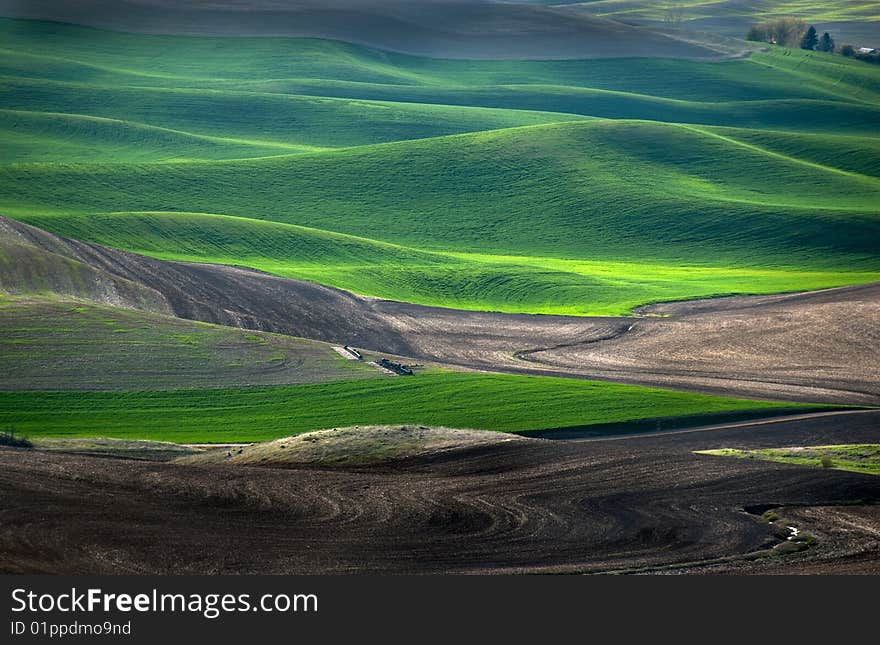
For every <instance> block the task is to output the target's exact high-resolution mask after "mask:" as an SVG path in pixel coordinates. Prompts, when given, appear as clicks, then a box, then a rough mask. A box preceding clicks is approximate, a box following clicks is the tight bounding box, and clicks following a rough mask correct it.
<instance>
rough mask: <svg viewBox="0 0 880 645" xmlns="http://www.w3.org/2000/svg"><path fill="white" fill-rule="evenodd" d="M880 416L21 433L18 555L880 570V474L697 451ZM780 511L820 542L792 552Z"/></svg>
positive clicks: (209, 562)
mask: <svg viewBox="0 0 880 645" xmlns="http://www.w3.org/2000/svg"><path fill="white" fill-rule="evenodd" d="M878 425H880V411H869V412H862V413H857V414H849V415H838V416H825V417H816V418H811V419H800V420H795V421H782V422H779V423H773V424H765V425H744V426H741V427H735V428H726V429H708V430H705V431H691V432H686V433H669V434H659V435H655V436H651V437H635V438H629V439H617V440H613V441H602V440H592V441H551V440H544V439H516V440H512V441H503V442H502V441H498V442H492V441H477V442H476V443H474V442H472V441H465V442H464V443H463V445H461V447H460V448H458V449H453V450H450V449H448V448H442V449H438V450H436V451H429V452H427V453H418V454H415V455H414V456H412V457H407V456H402V455H395V456H394V457H393V458H391V459H387V460H378V461H373V462H372V463H368V464H359V465H345V464H339V463H337V464H332V465H331V464H311V465H310V464H287V465H285V467H277V465H276V467H273V468H261V467H257V466H253V465H244V464H237V465H236V464H229V465H224V464H213V463H209V464H204V465H192V464H181V463H171V462H167V463H157V462H151V461H142V460H135V459H119V458H111V457H106V456H104V457H97V456H84V455H66V454H59V453H57V452H54V453H48V452H43V451H39V450H21V449H9V448H4V449H0V522H2V526H3V530H2V531H0V569H2V571H3V572H6V573H14V572H24V571H29V572H33V571H40V572H47V573H152V572H157V573H204V574H215V573H258V572H267V573H351V572H393V573H501V572H504V573H513V572H547V573H553V572H558V573H598V572H612V571H626V572H640V573H683V572H687V573H703V572H728V573H730V572H734V573H817V572H823V573H824V572H853V573H872V572H873V573H876V572H878V570H880V541H878V540H877V534H878V533H877V531H878V528H880V505H877V502H878V501H880V478H878V477H872V476H868V475H858V474H854V473H846V472H841V471H824V470H817V469H813V468H803V467H799V466H792V465H786V464H778V463H773V462H767V461H751V460H745V459H724V458H718V457H712V456H707V455H696V454H694V453H693V451H694V450H703V449H712V448H722V447H734V448H750V447H761V446H767V445H776V446H785V445H804V444H823V443H846V442H865V441H866V440H869V439H871V440H873V439H875V438H876V436H877V430H878ZM108 508H112V509H114V512H113V513H107V509H108ZM766 510H773V511H774V512H775V513H777V514H778V515H779V516H780V517H781V518H784V519H785V521H786V522H787V523H790V524H791V525H792V526H795V527H797V528H798V530H799V531H800V532H801V533H802V534H806V533H808V534H810V535H811V536H813V538H812V540H811V542H812V544H811V545H809V546H808V548H806V550H802V551H797V552H790V553H785V552H784V551H785V549H783V548H780V547H779V545H780V544H783V543H784V542H785V539H784V537H779V536H778V535H777V534H776V533H775V532H774V529H773V526H771V525H770V524H769V523H768V521H767V520H766V519H763V518H762V517H761V514H762V513H764V511H766Z"/></svg>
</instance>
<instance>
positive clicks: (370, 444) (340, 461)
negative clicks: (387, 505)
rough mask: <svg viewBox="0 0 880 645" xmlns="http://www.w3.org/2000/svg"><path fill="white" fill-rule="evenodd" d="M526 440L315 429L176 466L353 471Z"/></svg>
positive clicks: (432, 431)
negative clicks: (336, 467)
mask: <svg viewBox="0 0 880 645" xmlns="http://www.w3.org/2000/svg"><path fill="white" fill-rule="evenodd" d="M525 441H534V439H526V438H524V437H518V436H516V435H511V434H506V433H500V432H489V431H485V430H456V429H451V428H429V427H426V426H410V425H404V426H363V427H360V426H354V427H350V428H333V429H332V430H318V431H316V432H308V433H305V434H301V435H297V436H295V437H285V438H283V439H276V440H275V441H267V442H264V443H255V444H251V445H249V446H241V447H235V448H218V449H215V450H209V451H206V452H202V453H198V454H194V455H188V456H185V457H181V458H180V459H177V460H176V461H177V463H186V464H235V465H240V466H270V467H275V468H283V467H285V466H297V465H304V464H314V465H322V466H331V465H349V466H353V465H367V464H375V463H381V462H386V461H392V460H399V459H408V458H413V457H427V456H436V455H438V454H440V453H447V454H448V453H450V452H453V451H455V452H457V451H460V450H467V449H470V448H476V447H484V446H493V445H498V444H503V443H510V442H525Z"/></svg>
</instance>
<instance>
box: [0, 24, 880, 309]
mask: <svg viewBox="0 0 880 645" xmlns="http://www.w3.org/2000/svg"><path fill="white" fill-rule="evenodd" d="M0 33H2V35H3V38H4V41H3V48H2V49H0V140H2V141H3V143H4V145H3V146H2V147H0V150H2V151H0V211H2V212H3V213H4V214H8V215H10V216H13V217H17V218H20V219H22V220H24V221H27V222H29V223H31V224H34V225H36V226H40V227H43V228H46V229H47V230H50V231H52V232H55V233H59V234H62V235H67V236H71V237H74V238H79V239H84V240H89V241H95V242H100V243H102V244H106V245H110V246H114V247H118V248H122V249H127V250H132V251H136V252H140V253H145V254H148V255H153V256H156V257H161V258H169V259H183V260H197V261H206V262H221V263H228V264H238V265H246V266H251V267H255V268H259V269H261V270H264V271H269V272H272V273H276V274H278V275H282V276H288V277H297V278H303V279H308V280H313V281H316V282H321V283H325V284H329V285H333V286H337V287H341V288H346V289H350V290H353V291H356V292H359V293H364V294H367V295H374V296H381V297H387V298H394V299H401V300H409V301H413V302H419V303H424V304H436V305H444V306H456V307H466V308H475V309H493V310H501V311H527V312H558V313H579V314H616V313H625V312H626V311H628V310H629V309H630V308H631V307H633V306H636V305H638V304H642V303H644V302H649V301H654V300H665V299H679V298H687V297H695V296H705V295H718V294H723V293H760V292H768V291H788V290H799V289H809V288H819V287H829V286H836V285H842V284H848V283H855V282H862V281H869V280H874V279H877V278H878V277H880V257H878V254H877V252H876V250H877V248H880V220H878V215H880V180H878V176H877V173H878V163H877V159H878V154H877V153H878V151H880V143H878V141H880V139H878V138H877V136H876V132H877V130H876V125H877V123H880V108H878V107H876V106H877V104H878V99H880V70H878V69H875V68H874V67H872V66H869V65H864V64H860V63H858V62H854V61H849V60H846V59H843V58H842V57H839V56H838V57H835V56H826V55H822V54H817V53H808V52H790V51H786V50H778V49H771V50H770V51H767V52H759V53H755V54H753V55H752V56H750V57H749V58H746V59H741V60H735V61H727V62H723V63H718V62H715V63H711V62H699V61H691V60H680V59H679V60H676V59H660V58H643V59H636V58H631V59H605V60H567V61H510V60H508V61H464V60H441V59H430V58H418V57H413V56H406V55H402V54H394V53H389V52H382V51H378V50H373V49H369V48H365V47H358V46H355V45H349V44H343V43H339V42H332V41H322V40H314V39H296V38H286V39H285V38H271V39H264V38H239V39H224V38H188V37H180V36H148V35H133V34H118V33H110V32H101V31H96V30H91V29H85V28H80V27H70V26H64V25H59V24H51V23H37V22H27V21H10V20H0ZM596 117H599V118H596ZM329 148H333V149H329ZM258 220H260V221H258Z"/></svg>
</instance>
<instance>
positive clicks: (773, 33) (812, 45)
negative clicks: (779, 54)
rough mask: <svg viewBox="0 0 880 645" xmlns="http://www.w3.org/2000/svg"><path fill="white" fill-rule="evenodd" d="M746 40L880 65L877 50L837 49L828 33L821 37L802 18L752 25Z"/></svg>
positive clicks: (879, 56)
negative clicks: (825, 53) (839, 55)
mask: <svg viewBox="0 0 880 645" xmlns="http://www.w3.org/2000/svg"><path fill="white" fill-rule="evenodd" d="M746 40H754V41H757V42H765V43H771V44H773V45H780V46H782V47H800V48H801V49H806V50H808V51H818V52H828V53H829V54H833V53H834V52H839V53H840V54H841V55H842V56H846V57H847V58H855V59H857V60H862V61H865V62H868V63H878V64H880V54H878V53H877V50H871V51H860V50H859V49H857V48H855V47H853V46H852V45H844V46H843V47H840V48H839V49H838V48H837V45H836V44H835V42H834V39H833V38H832V37H831V34H829V33H828V32H827V31H826V32H825V33H824V34H822V36H821V37H820V36H819V33H818V32H817V31H816V28H815V27H814V26H813V25H809V26H807V23H806V22H804V21H803V20H801V19H800V18H775V19H773V20H767V21H765V22H760V23H757V24H755V25H752V27H751V29H749V33H748V34H746Z"/></svg>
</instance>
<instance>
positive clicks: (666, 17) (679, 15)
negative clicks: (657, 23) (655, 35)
mask: <svg viewBox="0 0 880 645" xmlns="http://www.w3.org/2000/svg"><path fill="white" fill-rule="evenodd" d="M663 22H665V23H666V24H667V25H668V26H669V27H675V28H678V27H681V23H682V22H684V5H682V4H680V3H677V2H674V3H673V2H669V3H667V4H666V8H665V9H664V11H663Z"/></svg>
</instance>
